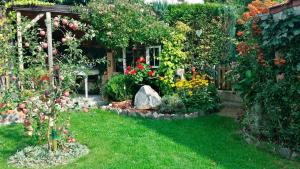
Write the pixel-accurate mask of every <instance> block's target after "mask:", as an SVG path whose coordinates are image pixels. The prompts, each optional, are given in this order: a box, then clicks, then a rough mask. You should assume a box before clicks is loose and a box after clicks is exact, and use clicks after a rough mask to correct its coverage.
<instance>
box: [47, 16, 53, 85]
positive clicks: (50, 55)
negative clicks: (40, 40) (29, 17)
mask: <svg viewBox="0 0 300 169" xmlns="http://www.w3.org/2000/svg"><path fill="white" fill-rule="evenodd" d="M46 27H47V43H48V65H49V77H50V84H51V85H52V86H53V87H54V76H53V53H52V51H53V50H52V25H51V13H50V12H46Z"/></svg>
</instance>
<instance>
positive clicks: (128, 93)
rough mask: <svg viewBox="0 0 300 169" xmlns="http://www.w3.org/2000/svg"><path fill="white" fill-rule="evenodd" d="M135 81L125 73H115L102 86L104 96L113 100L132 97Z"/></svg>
mask: <svg viewBox="0 0 300 169" xmlns="http://www.w3.org/2000/svg"><path fill="white" fill-rule="evenodd" d="M134 86H135V83H134V82H133V81H132V80H131V79H130V78H128V77H127V76H125V75H115V76H113V77H111V79H110V80H109V81H108V82H107V83H106V84H105V86H104V93H103V94H104V96H105V97H107V98H108V99H110V100H113V101H124V100H127V99H132V98H133V95H134V93H135V90H134Z"/></svg>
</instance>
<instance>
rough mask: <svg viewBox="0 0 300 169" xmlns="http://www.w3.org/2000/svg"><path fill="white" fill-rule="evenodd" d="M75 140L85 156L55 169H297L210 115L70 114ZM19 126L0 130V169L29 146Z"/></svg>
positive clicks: (227, 122) (296, 164)
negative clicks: (84, 149)
mask: <svg viewBox="0 0 300 169" xmlns="http://www.w3.org/2000/svg"><path fill="white" fill-rule="evenodd" d="M72 127H73V130H74V131H75V133H76V135H77V137H76V138H77V140H78V141H79V142H80V143H82V144H85V145H87V146H88V147H89V148H90V153H89V154H88V155H87V156H85V157H83V158H81V159H79V160H77V161H75V162H73V163H71V164H68V165H64V166H60V167H56V168H59V169H66V168H68V169H101V168H104V169H106V168H109V169H111V168H116V169H127V168H137V169H144V168H149V169H150V168H151V169H152V168H155V169H159V168H168V169H169V168H172V169H173V168H178V169H181V168H184V169H190V168H195V169H210V168H214V169H299V168H300V163H299V162H297V161H289V160H285V159H282V158H280V157H278V156H276V155H273V154H270V153H268V152H265V151H263V150H260V149H257V148H256V147H255V146H253V145H248V144H246V143H245V142H244V141H243V140H242V139H241V137H240V136H239V134H238V126H237V125H236V124H235V123H234V121H233V120H232V119H229V118H225V117H220V116H217V115H211V116H207V117H200V118H198V119H192V120H175V121H168V120H152V119H142V118H131V117H125V116H118V115H116V114H114V113H111V112H106V111H99V110H97V111H93V112H90V113H74V114H73V115H72ZM22 131H23V129H22V126H21V125H17V126H9V127H1V128H0V168H1V169H8V168H13V167H10V166H7V159H8V157H9V156H10V155H12V154H14V153H15V152H16V151H17V150H20V149H22V148H23V147H25V146H27V145H30V144H32V141H31V140H30V139H29V138H26V137H25V136H24V135H23V132H22Z"/></svg>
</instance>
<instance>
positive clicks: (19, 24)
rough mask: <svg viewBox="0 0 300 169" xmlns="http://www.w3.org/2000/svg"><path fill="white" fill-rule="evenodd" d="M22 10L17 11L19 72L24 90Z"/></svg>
mask: <svg viewBox="0 0 300 169" xmlns="http://www.w3.org/2000/svg"><path fill="white" fill-rule="evenodd" d="M21 22H22V21H21V12H20V11H17V46H18V56H19V74H20V88H21V90H23V82H22V81H23V71H24V63H23V47H22V26H21Z"/></svg>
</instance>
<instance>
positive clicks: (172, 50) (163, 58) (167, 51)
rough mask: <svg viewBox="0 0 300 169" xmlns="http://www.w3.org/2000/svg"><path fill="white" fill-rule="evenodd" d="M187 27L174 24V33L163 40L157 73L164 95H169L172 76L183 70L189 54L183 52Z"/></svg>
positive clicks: (188, 28) (182, 24)
mask: <svg viewBox="0 0 300 169" xmlns="http://www.w3.org/2000/svg"><path fill="white" fill-rule="evenodd" d="M190 31H191V29H190V27H189V26H187V25H186V24H184V23H182V22H176V27H175V31H174V32H172V33H171V37H170V38H168V39H164V40H163V41H162V42H163V45H164V48H163V51H162V53H161V54H160V56H159V60H160V65H159V73H160V74H161V75H162V78H161V80H162V82H163V84H162V88H163V91H164V92H165V93H170V92H171V91H172V88H173V87H174V81H175V79H174V75H175V72H176V70H177V69H180V68H185V63H186V61H187V59H188V57H189V53H188V52H185V51H184V43H185V41H186V34H187V33H188V32H190Z"/></svg>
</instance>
